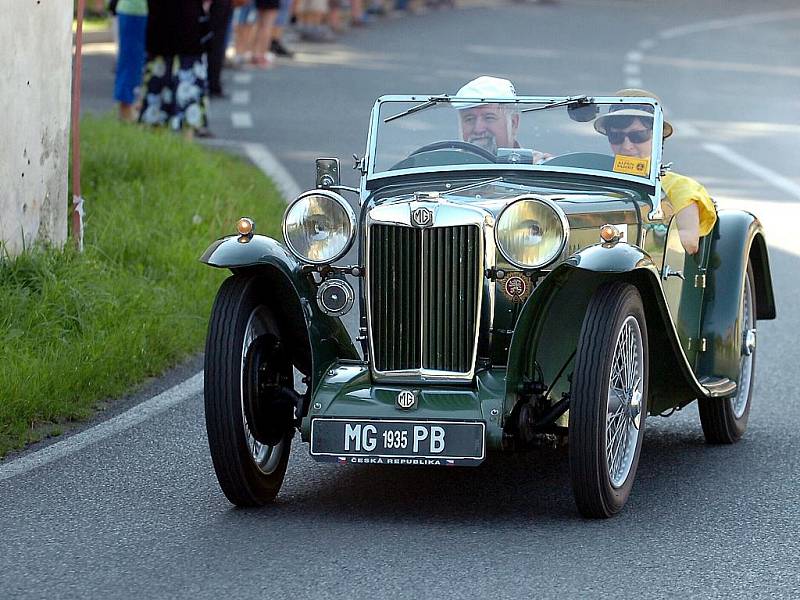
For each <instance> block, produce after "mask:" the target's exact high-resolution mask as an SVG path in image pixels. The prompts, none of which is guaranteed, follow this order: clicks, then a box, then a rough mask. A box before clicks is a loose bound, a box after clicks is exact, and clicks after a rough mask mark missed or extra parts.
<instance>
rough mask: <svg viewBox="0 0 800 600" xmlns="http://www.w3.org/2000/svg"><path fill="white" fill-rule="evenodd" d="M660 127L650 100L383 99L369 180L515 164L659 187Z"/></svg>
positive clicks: (375, 117) (376, 120)
mask: <svg viewBox="0 0 800 600" xmlns="http://www.w3.org/2000/svg"><path fill="white" fill-rule="evenodd" d="M661 128H662V115H661V111H660V108H659V107H658V106H657V105H656V104H655V102H653V101H651V100H649V99H647V98H594V99H592V98H586V97H563V98H532V97H526V98H521V99H519V100H517V101H513V102H511V101H503V100H498V101H491V100H489V99H461V98H460V99H458V100H453V99H451V98H447V97H444V96H438V97H437V96H433V97H427V96H416V97H413V98H412V97H409V96H407V97H399V96H392V97H383V98H381V99H380V100H379V101H378V103H377V104H376V109H375V111H373V120H372V128H371V131H370V152H369V155H370V161H369V173H368V175H387V174H392V173H396V172H399V171H402V170H406V169H416V168H425V169H436V168H447V169H469V168H475V167H479V168H487V169H508V168H509V166H511V167H513V168H520V169H531V170H562V171H563V170H567V171H571V170H574V169H581V170H587V169H588V170H593V171H602V172H603V174H604V175H609V174H610V175H611V176H618V177H621V178H625V179H634V180H640V181H647V180H649V181H650V182H651V183H654V182H655V181H654V180H655V174H656V172H657V170H656V169H655V168H653V161H654V160H655V161H658V160H660V155H661V144H660V143H658V144H655V145H654V144H653V140H654V139H659V140H660V133H661ZM654 133H655V134H656V135H657V136H658V137H657V138H656V137H655V136H654Z"/></svg>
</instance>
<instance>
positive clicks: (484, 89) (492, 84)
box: [453, 75, 517, 110]
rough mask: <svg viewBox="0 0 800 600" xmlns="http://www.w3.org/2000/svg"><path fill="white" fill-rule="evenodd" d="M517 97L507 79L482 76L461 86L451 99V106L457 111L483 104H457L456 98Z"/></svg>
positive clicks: (512, 85) (511, 98) (510, 98)
mask: <svg viewBox="0 0 800 600" xmlns="http://www.w3.org/2000/svg"><path fill="white" fill-rule="evenodd" d="M516 97H517V91H516V90H515V89H514V84H513V83H511V82H510V81H509V80H508V79H501V78H500V77H490V76H488V75H482V76H481V77H478V78H477V79H473V80H472V81H470V82H469V83H468V84H466V85H465V86H463V87H462V88H461V89H460V90H458V93H457V94H456V95H455V98H454V99H453V106H454V107H455V108H457V109H459V110H462V109H465V108H474V107H476V106H481V104H484V103H483V102H459V101H458V98H490V99H505V98H508V99H509V100H513V99H514V98H516Z"/></svg>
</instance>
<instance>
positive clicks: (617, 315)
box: [569, 283, 648, 518]
mask: <svg viewBox="0 0 800 600" xmlns="http://www.w3.org/2000/svg"><path fill="white" fill-rule="evenodd" d="M647 359H648V355H647V324H646V321H645V316H644V308H643V306H642V299H641V297H640V296H639V292H638V290H637V289H636V288H635V287H634V286H632V285H629V284H625V283H611V284H605V285H602V286H600V287H599V288H598V289H597V291H596V292H595V294H594V296H593V297H592V299H591V301H590V302H589V306H588V308H587V310H586V316H585V318H584V321H583V326H582V327H581V333H580V337H579V340H578V348H577V353H576V356H575V372H574V374H573V378H572V387H571V392H570V409H569V465H570V475H571V478H572V490H573V493H574V496H575V502H576V504H577V506H578V510H579V511H580V513H581V514H582V515H583V516H585V517H589V518H606V517H610V516H612V515H614V514H616V513H617V512H619V510H620V509H621V508H622V507H623V506H624V505H625V502H626V501H627V500H628V496H629V494H630V491H631V488H632V486H633V481H634V478H635V477H636V467H637V465H638V463H639V453H640V451H641V448H642V439H643V437H644V422H645V416H646V414H647V377H648V361H647Z"/></svg>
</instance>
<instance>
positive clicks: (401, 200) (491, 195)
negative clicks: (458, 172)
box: [374, 181, 645, 227]
mask: <svg viewBox="0 0 800 600" xmlns="http://www.w3.org/2000/svg"><path fill="white" fill-rule="evenodd" d="M448 187H449V188H451V189H448ZM443 188H444V189H443ZM531 195H532V196H536V197H537V198H543V199H545V200H549V201H551V202H553V203H555V204H557V205H558V206H559V207H560V208H561V210H563V211H564V214H565V215H566V216H567V219H568V220H569V222H570V226H571V227H595V226H601V225H603V224H604V223H608V222H614V223H637V222H638V215H639V214H640V212H641V209H642V206H643V205H644V204H645V203H644V201H643V200H642V199H641V198H640V197H639V195H638V194H636V193H635V192H633V191H630V190H626V189H624V188H610V187H602V188H590V187H588V186H580V187H579V186H575V188H571V189H554V188H553V187H551V186H532V185H520V184H516V183H511V182H507V181H492V182H489V183H481V184H476V185H473V186H469V187H467V186H455V185H450V184H446V185H445V186H442V185H428V186H424V185H423V186H417V187H416V189H415V190H414V191H409V189H408V188H406V189H404V190H403V191H402V192H400V193H393V194H391V195H386V196H382V197H380V198H379V199H377V200H376V201H375V203H374V204H375V206H380V207H388V206H395V207H396V206H397V205H398V204H410V203H412V202H413V203H415V204H416V203H419V202H422V203H431V204H433V205H436V204H451V205H452V204H457V205H462V206H469V207H472V208H478V209H480V210H482V211H483V212H485V213H486V214H487V216H488V215H491V216H492V217H494V219H496V218H497V217H498V216H499V214H500V212H501V211H502V210H503V209H504V208H505V207H506V206H507V205H508V204H509V202H511V201H512V200H514V199H515V198H519V197H520V196H531Z"/></svg>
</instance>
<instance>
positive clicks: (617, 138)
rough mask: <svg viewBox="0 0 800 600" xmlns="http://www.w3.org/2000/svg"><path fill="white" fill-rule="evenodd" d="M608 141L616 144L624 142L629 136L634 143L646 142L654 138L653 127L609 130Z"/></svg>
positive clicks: (607, 133)
mask: <svg viewBox="0 0 800 600" xmlns="http://www.w3.org/2000/svg"><path fill="white" fill-rule="evenodd" d="M606 136H607V137H608V141H609V142H610V143H612V144H614V145H615V146H618V145H619V144H622V143H623V142H624V141H625V138H628V139H629V140H630V141H631V143H632V144H644V143H645V142H649V141H650V140H651V139H653V130H652V129H634V130H633V131H608V132H606Z"/></svg>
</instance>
